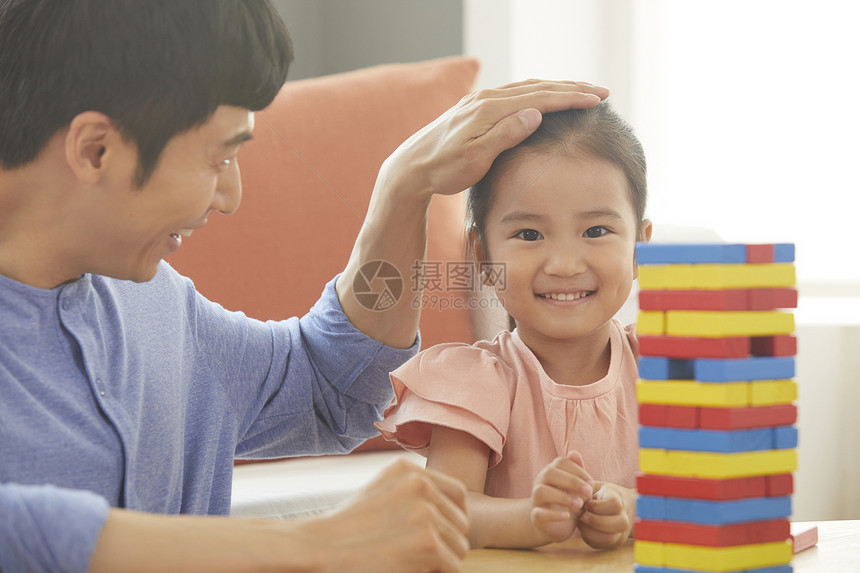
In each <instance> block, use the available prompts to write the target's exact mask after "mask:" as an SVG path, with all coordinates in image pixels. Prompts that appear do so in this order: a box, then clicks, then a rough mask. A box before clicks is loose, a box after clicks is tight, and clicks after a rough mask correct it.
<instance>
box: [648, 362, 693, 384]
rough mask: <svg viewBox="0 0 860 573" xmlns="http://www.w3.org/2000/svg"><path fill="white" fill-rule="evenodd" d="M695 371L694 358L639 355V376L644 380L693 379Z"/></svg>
mask: <svg viewBox="0 0 860 573" xmlns="http://www.w3.org/2000/svg"><path fill="white" fill-rule="evenodd" d="M694 373H695V370H694V368H693V361H692V360H676V359H670V358H664V357H662V356H640V357H639V377H640V378H642V379H644V380H692V379H693V375H694Z"/></svg>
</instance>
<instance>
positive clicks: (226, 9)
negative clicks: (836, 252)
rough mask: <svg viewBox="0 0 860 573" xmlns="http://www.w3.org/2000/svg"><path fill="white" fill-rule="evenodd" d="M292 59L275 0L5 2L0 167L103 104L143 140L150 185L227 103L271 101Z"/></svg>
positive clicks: (130, 135) (26, 156) (31, 154)
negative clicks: (187, 138) (181, 136)
mask: <svg viewBox="0 0 860 573" xmlns="http://www.w3.org/2000/svg"><path fill="white" fill-rule="evenodd" d="M292 58H293V49H292V43H291V41H290V37H289V35H288V33H287V30H286V28H285V26H284V23H283V21H282V20H281V19H280V17H279V16H278V14H277V11H276V10H275V9H274V8H273V7H272V5H271V3H270V1H269V0H0V167H2V168H4V169H13V168H16V167H20V166H23V165H26V164H27V163H29V162H31V161H33V160H34V159H35V158H36V157H37V156H38V155H39V153H40V152H41V151H42V149H43V148H44V146H45V145H46V143H47V142H48V140H49V139H50V138H51V137H52V136H53V135H54V134H56V133H57V132H58V131H60V130H61V129H63V128H65V127H66V126H68V125H69V123H70V122H71V120H72V119H73V118H74V117H75V116H76V115H77V114H79V113H81V112H84V111H99V112H102V113H104V114H106V115H107V116H109V117H110V118H111V119H112V121H113V122H114V123H115V125H116V127H117V128H118V129H119V130H120V132H121V133H122V134H123V137H125V138H126V139H128V140H130V141H133V142H135V143H136V144H137V148H138V155H139V159H140V161H139V169H138V173H137V177H136V183H137V184H138V185H142V184H143V183H145V182H146V180H147V179H148V178H149V176H150V175H151V174H152V171H153V170H154V169H155V166H156V163H157V162H158V158H159V156H160V155H161V152H162V150H163V149H164V146H165V145H166V144H167V142H168V141H170V139H171V138H173V137H174V136H175V135H177V134H178V133H181V132H184V131H186V130H188V129H190V128H192V127H195V126H197V125H200V124H202V123H204V122H205V121H206V120H207V119H208V118H209V117H211V115H212V114H213V113H214V112H215V110H216V109H217V108H218V107H219V106H221V105H231V106H236V107H242V108H246V109H249V110H253V111H256V110H259V109H262V108H264V107H266V106H267V105H268V104H269V103H270V102H271V101H272V100H273V99H274V97H275V95H276V94H277V93H278V90H279V89H280V88H281V86H282V85H283V83H284V80H285V79H286V75H287V70H288V68H289V65H290V62H291V61H292Z"/></svg>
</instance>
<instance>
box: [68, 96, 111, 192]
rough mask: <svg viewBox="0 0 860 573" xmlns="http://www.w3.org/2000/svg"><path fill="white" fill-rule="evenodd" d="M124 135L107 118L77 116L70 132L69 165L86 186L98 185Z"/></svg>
mask: <svg viewBox="0 0 860 573" xmlns="http://www.w3.org/2000/svg"><path fill="white" fill-rule="evenodd" d="M121 142H122V135H121V134H120V133H119V131H118V130H117V129H116V127H115V126H114V123H113V121H111V119H110V117H108V116H107V115H105V114H103V113H101V112H98V111H85V112H82V113H79V114H78V115H76V116H75V117H74V118H73V119H72V121H71V123H70V124H69V129H68V131H67V132H66V162H67V163H68V165H69V167H70V168H71V170H72V172H73V173H74V174H75V177H77V178H78V180H79V181H81V182H83V183H98V182H99V181H100V180H101V178H102V177H103V176H104V173H105V170H106V167H107V162H108V161H109V160H110V159H111V156H112V155H113V154H114V152H115V151H117V149H116V148H115V146H116V145H118V144H120V143H121Z"/></svg>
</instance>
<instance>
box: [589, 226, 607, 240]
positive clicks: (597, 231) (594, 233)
mask: <svg viewBox="0 0 860 573" xmlns="http://www.w3.org/2000/svg"><path fill="white" fill-rule="evenodd" d="M608 232H609V229H607V228H606V227H600V226H598V227H591V228H590V229H588V230H587V231H585V236H586V237H588V238H589V239H596V238H597V237H602V236H603V235H605V234H606V233H608Z"/></svg>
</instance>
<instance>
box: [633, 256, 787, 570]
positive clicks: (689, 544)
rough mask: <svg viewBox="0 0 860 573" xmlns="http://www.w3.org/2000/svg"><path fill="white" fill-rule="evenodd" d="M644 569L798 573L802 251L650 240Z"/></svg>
mask: <svg viewBox="0 0 860 573" xmlns="http://www.w3.org/2000/svg"><path fill="white" fill-rule="evenodd" d="M636 260H637V262H638V264H639V286H640V294H639V307H640V314H639V321H638V325H637V330H638V335H639V345H640V348H639V350H640V362H639V378H640V380H639V383H638V385H637V398H638V401H639V424H640V427H639V448H640V450H639V470H640V474H639V476H638V478H637V490H638V493H639V497H638V500H637V507H636V513H637V519H636V526H635V537H636V541H635V546H634V547H635V549H634V553H635V560H636V566H635V571H636V573H693V572H705V571H708V572H723V573H734V572H749V573H790V572H791V570H792V568H791V564H790V563H791V558H792V545H791V540H790V523H789V520H788V517H789V515H790V514H791V494H792V492H793V478H792V472H793V471H794V470H795V469H796V466H797V456H796V452H795V448H796V446H797V429H796V428H795V426H794V424H795V422H796V419H797V407H796V405H795V404H794V401H795V399H796V397H797V385H796V383H795V381H794V380H793V378H794V375H795V364H794V356H795V354H796V350H797V340H796V338H795V337H794V336H793V334H792V333H793V331H794V315H793V314H792V313H791V312H790V311H786V310H784V309H792V308H796V307H797V290H796V289H795V288H794V285H795V270H794V245H790V244H775V245H742V244H741V245H738V244H646V243H640V244H639V245H637V249H636Z"/></svg>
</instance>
